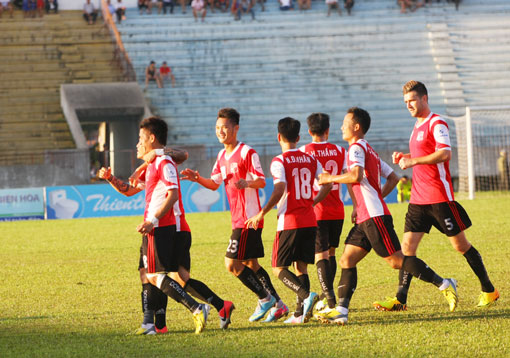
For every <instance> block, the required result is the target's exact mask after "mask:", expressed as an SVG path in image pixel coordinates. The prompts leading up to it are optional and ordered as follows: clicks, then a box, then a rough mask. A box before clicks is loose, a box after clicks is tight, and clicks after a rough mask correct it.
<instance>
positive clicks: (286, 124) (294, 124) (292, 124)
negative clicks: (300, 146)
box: [278, 117, 301, 143]
mask: <svg viewBox="0 0 510 358" xmlns="http://www.w3.org/2000/svg"><path fill="white" fill-rule="evenodd" d="M300 129H301V123H299V121H298V120H297V119H294V118H291V117H285V118H282V119H280V120H279V121H278V136H279V140H280V139H281V140H282V141H284V142H286V143H297V142H298V141H299V130H300Z"/></svg>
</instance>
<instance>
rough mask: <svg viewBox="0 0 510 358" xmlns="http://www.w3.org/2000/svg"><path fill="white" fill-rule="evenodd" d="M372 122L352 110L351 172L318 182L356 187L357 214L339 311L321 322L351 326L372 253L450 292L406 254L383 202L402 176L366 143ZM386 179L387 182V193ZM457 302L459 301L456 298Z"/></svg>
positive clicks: (445, 282)
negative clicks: (363, 267) (361, 267)
mask: <svg viewBox="0 0 510 358" xmlns="http://www.w3.org/2000/svg"><path fill="white" fill-rule="evenodd" d="M370 122H371V120H370V115H369V114H368V112H366V111H365V110H363V109H361V108H358V107H353V108H350V109H349V110H348V111H347V114H346V115H345V117H344V122H343V125H342V134H343V139H344V140H346V141H347V142H348V143H349V150H348V155H347V170H348V171H347V173H345V174H341V175H331V174H330V173H324V174H321V175H320V179H319V183H344V184H352V191H353V192H354V198H353V202H354V205H355V207H354V209H355V210H356V225H355V226H354V227H353V228H352V229H351V231H350V232H349V235H348V236H347V239H346V240H345V249H344V252H343V254H342V257H341V258H340V266H341V267H342V274H341V277H340V284H339V286H338V302H339V306H337V307H336V309H332V310H329V311H322V312H321V313H318V314H317V315H318V318H319V320H321V321H329V322H335V323H339V324H345V323H347V315H348V307H349V303H350V300H351V298H352V295H353V293H354V290H355V289H356V285H357V270H356V265H357V263H358V262H359V261H361V260H362V259H363V258H364V257H365V256H366V255H367V254H368V252H369V251H370V250H371V249H372V248H373V249H374V251H375V252H376V253H377V254H378V255H379V256H381V257H382V258H384V259H385V260H386V262H388V264H389V265H390V266H391V267H393V268H395V269H400V268H401V267H403V268H404V269H405V270H406V271H408V272H413V273H414V274H415V275H416V276H417V277H420V278H421V279H422V280H423V281H426V282H430V283H433V284H435V285H436V286H437V287H439V289H440V290H446V289H448V288H449V287H450V280H449V279H443V278H441V277H439V276H438V275H437V274H436V273H435V272H434V271H433V270H432V269H430V268H429V267H428V266H427V265H426V264H425V263H424V262H423V261H422V260H420V259H418V258H417V257H416V256H413V257H407V256H406V257H404V255H403V254H402V251H401V249H400V242H399V241H398V237H397V234H396V233H395V230H394V228H393V219H392V217H391V214H390V212H389V210H388V207H387V205H386V203H385V202H384V200H383V197H385V196H386V195H388V194H389V193H390V192H391V191H392V190H393V188H394V187H395V185H397V183H398V176H397V175H396V174H395V173H394V172H393V170H391V168H390V167H389V166H388V165H387V164H386V163H384V162H383V161H382V160H381V159H380V158H379V155H378V154H377V153H376V152H375V151H374V150H373V148H372V147H371V146H370V145H369V144H368V143H367V141H366V140H365V139H364V137H365V134H366V132H367V131H368V129H369V128H370ZM381 176H383V177H386V179H387V180H386V183H385V184H384V186H383V187H382V189H381ZM453 298H455V300H456V295H455V297H452V299H453ZM455 303H456V302H455Z"/></svg>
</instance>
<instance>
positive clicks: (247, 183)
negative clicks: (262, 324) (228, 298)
mask: <svg viewBox="0 0 510 358" xmlns="http://www.w3.org/2000/svg"><path fill="white" fill-rule="evenodd" d="M239 117H240V116H239V113H238V112H237V111H236V110H235V109H233V108H222V109H220V110H219V112H218V116H217V120H216V136H217V137H218V140H219V141H220V143H222V144H223V145H224V146H225V148H224V149H222V150H221V151H220V152H219V153H218V157H217V160H216V163H215V164H214V167H213V170H212V173H211V177H210V178H204V177H202V176H201V175H200V173H199V172H198V171H196V170H191V169H189V168H187V169H185V170H183V171H181V174H182V175H183V177H182V178H183V179H185V180H190V181H193V182H197V183H199V184H200V185H202V186H204V187H205V188H208V189H211V190H217V189H218V188H219V187H220V185H221V183H222V182H224V183H225V190H226V193H227V198H228V202H229V204H230V213H231V216H232V236H231V238H230V241H229V245H228V247H227V252H226V254H225V266H226V268H227V270H228V271H229V272H231V273H232V274H233V275H234V276H236V277H237V278H238V279H239V280H240V281H241V282H242V283H243V284H244V285H245V286H246V287H247V288H249V289H250V290H251V291H252V292H253V293H255V294H256V295H257V296H258V298H259V302H258V305H257V308H256V309H255V312H254V313H253V314H252V315H251V317H250V321H258V320H260V319H262V318H263V317H264V316H265V314H266V313H267V312H268V311H269V310H270V311H271V312H270V314H269V316H268V318H267V320H266V321H275V320H277V319H279V318H280V317H282V316H284V315H286V314H288V308H287V306H286V305H285V304H284V303H283V301H282V300H281V299H280V297H279V296H278V294H277V292H276V290H275V289H274V287H273V284H272V283H271V279H270V277H269V274H268V273H267V272H266V270H264V268H263V267H262V266H260V264H259V262H258V258H259V257H264V246H263V244H262V227H263V223H262V222H260V223H259V225H257V227H255V228H246V226H245V225H244V222H245V221H246V220H247V219H248V218H249V217H250V216H252V215H255V214H256V213H257V212H258V211H259V210H260V201H259V196H258V190H259V189H262V188H264V187H265V185H266V180H265V178H264V172H263V171H262V167H261V166H260V160H259V156H258V154H257V152H255V150H254V149H252V148H251V147H249V146H248V145H246V144H244V143H242V142H240V141H238V140H237V132H238V130H239ZM272 308H274V309H272Z"/></svg>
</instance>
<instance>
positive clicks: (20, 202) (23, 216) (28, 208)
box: [0, 188, 44, 221]
mask: <svg viewBox="0 0 510 358" xmlns="http://www.w3.org/2000/svg"><path fill="white" fill-rule="evenodd" d="M34 219H35V220H43V219H44V190H43V188H28V189H1V190H0V221H15V220H34Z"/></svg>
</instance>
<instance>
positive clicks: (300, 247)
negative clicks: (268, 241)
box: [271, 226, 317, 267]
mask: <svg viewBox="0 0 510 358" xmlns="http://www.w3.org/2000/svg"><path fill="white" fill-rule="evenodd" d="M316 231H317V228H316V227H315V226H313V227H304V228H299V229H292V230H283V231H278V232H277V233H276V237H275V239H274V242H273V255H272V260H271V265H272V266H273V267H288V266H290V265H292V263H293V262H295V261H303V262H305V263H307V264H313V263H314V261H315V237H316V235H317V233H316Z"/></svg>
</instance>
